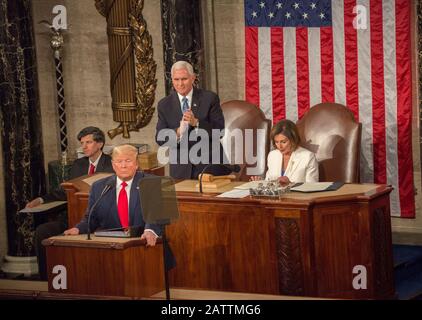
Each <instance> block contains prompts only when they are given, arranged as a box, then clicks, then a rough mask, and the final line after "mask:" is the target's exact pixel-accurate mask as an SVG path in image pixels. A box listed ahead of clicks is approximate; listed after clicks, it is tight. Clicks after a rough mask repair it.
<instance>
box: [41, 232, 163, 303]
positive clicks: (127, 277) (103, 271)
mask: <svg viewBox="0 0 422 320" xmlns="http://www.w3.org/2000/svg"><path fill="white" fill-rule="evenodd" d="M67 238H69V237H67ZM94 240H95V239H94ZM91 243H92V241H91V242H90V241H89V240H77V241H75V242H72V241H68V242H66V243H62V244H58V243H57V242H55V241H51V242H49V243H46V244H47V246H46V250H47V270H48V274H49V281H48V283H49V291H50V292H56V293H64V294H84V295H104V296H128V297H149V296H151V295H153V294H155V293H157V292H160V291H162V290H164V271H163V254H162V245H161V244H158V245H157V246H156V247H152V248H151V247H145V245H144V244H139V245H134V246H129V247H124V246H123V247H122V246H121V245H120V244H119V243H114V242H113V240H112V239H111V240H109V245H108V247H107V246H96V245H94V246H92V245H91ZM57 265H62V266H64V267H65V268H66V273H67V289H66V290H63V289H59V290H56V289H55V288H54V287H53V285H52V283H53V278H54V276H55V274H53V273H52V271H53V267H54V266H57Z"/></svg>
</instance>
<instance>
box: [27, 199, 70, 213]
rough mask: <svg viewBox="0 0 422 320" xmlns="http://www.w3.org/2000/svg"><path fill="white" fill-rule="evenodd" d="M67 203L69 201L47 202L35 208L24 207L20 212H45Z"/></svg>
mask: <svg viewBox="0 0 422 320" xmlns="http://www.w3.org/2000/svg"><path fill="white" fill-rule="evenodd" d="M66 203H67V201H53V202H47V203H43V204H40V205H39V206H36V207H33V208H23V209H22V210H19V212H23V213H31V212H33V213H36V212H44V211H49V210H51V209H54V208H56V207H59V206H62V205H64V204H66Z"/></svg>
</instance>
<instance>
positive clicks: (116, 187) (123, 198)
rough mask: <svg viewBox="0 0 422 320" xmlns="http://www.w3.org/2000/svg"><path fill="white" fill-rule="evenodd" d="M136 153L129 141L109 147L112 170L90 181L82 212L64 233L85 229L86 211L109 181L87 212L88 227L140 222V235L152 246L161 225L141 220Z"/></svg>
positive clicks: (142, 175) (96, 227)
mask: <svg viewBox="0 0 422 320" xmlns="http://www.w3.org/2000/svg"><path fill="white" fill-rule="evenodd" d="M137 155H138V150H137V149H136V148H135V147H133V146H131V145H127V144H124V145H121V146H117V147H115V148H114V149H113V154H112V164H113V168H114V171H115V172H116V174H115V175H113V176H111V177H107V178H104V179H101V180H98V181H96V182H95V183H93V184H92V187H91V191H90V193H89V202H88V208H87V210H86V214H85V216H84V217H83V219H82V220H81V222H79V223H78V224H77V225H76V226H75V227H73V228H71V229H68V230H66V231H65V232H64V234H65V235H77V234H82V233H87V232H88V214H89V212H90V211H91V208H92V206H93V205H94V203H96V202H97V200H98V199H99V198H100V197H101V194H102V193H103V192H104V190H106V186H107V185H109V186H112V187H111V188H110V189H109V190H108V191H106V192H105V193H104V194H103V196H102V198H101V200H100V201H99V202H98V203H97V205H96V207H95V208H94V210H93V211H92V212H91V218H90V231H95V230H96V229H113V228H126V227H128V226H140V227H142V229H143V230H144V231H143V234H142V236H141V239H146V241H147V245H149V246H155V243H156V240H157V237H158V235H160V234H161V227H160V226H159V225H154V224H148V223H145V221H144V219H143V215H142V208H141V203H140V198H139V189H138V185H139V181H140V180H141V179H142V178H143V177H144V176H145V175H144V173H143V172H138V171H137V170H138V162H137Z"/></svg>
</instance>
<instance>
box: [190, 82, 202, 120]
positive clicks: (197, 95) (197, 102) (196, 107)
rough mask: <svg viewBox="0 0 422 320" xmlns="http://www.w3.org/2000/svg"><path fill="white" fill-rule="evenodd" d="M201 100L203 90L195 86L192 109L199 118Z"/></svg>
mask: <svg viewBox="0 0 422 320" xmlns="http://www.w3.org/2000/svg"><path fill="white" fill-rule="evenodd" d="M200 101H201V92H200V91H199V90H198V89H196V88H193V94H192V107H191V109H192V112H193V114H194V115H195V117H196V118H198V115H199V106H200Z"/></svg>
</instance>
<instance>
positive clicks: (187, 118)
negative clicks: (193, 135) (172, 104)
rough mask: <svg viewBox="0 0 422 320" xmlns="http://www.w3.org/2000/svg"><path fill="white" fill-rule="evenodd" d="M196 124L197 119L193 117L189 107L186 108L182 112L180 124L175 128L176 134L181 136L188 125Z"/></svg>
mask: <svg viewBox="0 0 422 320" xmlns="http://www.w3.org/2000/svg"><path fill="white" fill-rule="evenodd" d="M197 124H198V119H197V118H195V115H194V114H193V112H192V110H191V109H188V110H187V111H186V112H185V113H184V114H183V118H182V120H180V126H179V128H178V129H177V134H178V136H179V137H180V136H182V135H183V134H184V133H185V131H186V130H187V129H188V126H189V125H190V126H192V127H196V126H197Z"/></svg>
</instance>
